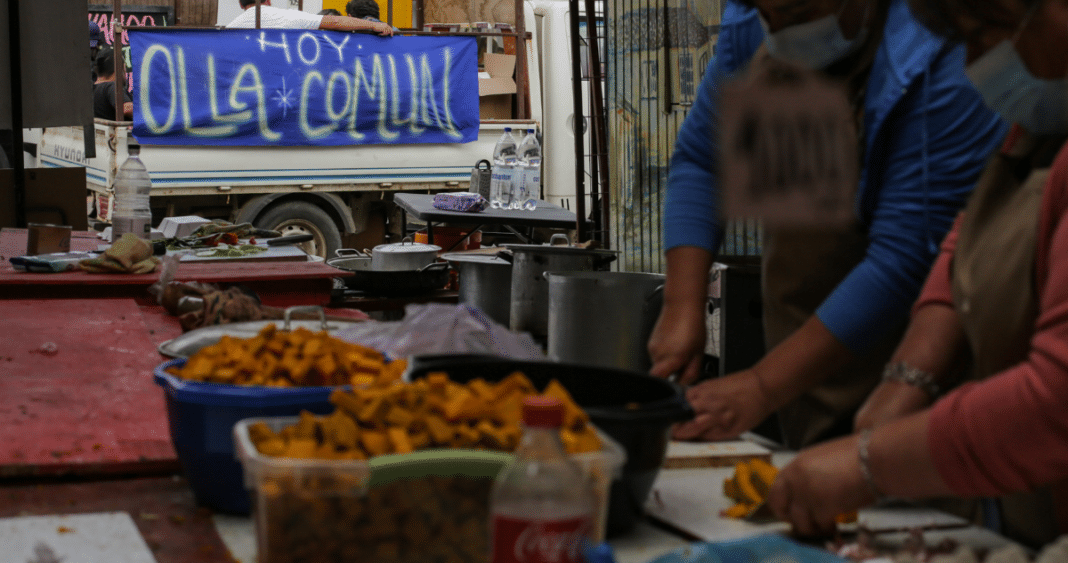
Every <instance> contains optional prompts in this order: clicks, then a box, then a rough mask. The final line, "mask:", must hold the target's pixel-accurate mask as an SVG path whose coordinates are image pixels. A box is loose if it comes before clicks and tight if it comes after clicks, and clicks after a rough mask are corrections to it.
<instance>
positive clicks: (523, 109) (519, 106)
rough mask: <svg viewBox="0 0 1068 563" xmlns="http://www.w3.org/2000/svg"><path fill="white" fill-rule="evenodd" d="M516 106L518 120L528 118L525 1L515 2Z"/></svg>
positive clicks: (528, 85)
mask: <svg viewBox="0 0 1068 563" xmlns="http://www.w3.org/2000/svg"><path fill="white" fill-rule="evenodd" d="M515 32H516V34H517V37H516V40H515V81H516V89H515V105H516V118H517V119H526V118H527V95H528V92H527V90H528V89H529V88H530V84H529V76H528V75H527V22H526V12H525V10H524V9H523V0H515Z"/></svg>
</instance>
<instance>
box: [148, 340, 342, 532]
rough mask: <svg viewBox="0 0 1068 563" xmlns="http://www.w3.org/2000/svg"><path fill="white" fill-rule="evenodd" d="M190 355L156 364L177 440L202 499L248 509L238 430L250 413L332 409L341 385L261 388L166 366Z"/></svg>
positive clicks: (218, 506)
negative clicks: (191, 377) (197, 377)
mask: <svg viewBox="0 0 1068 563" xmlns="http://www.w3.org/2000/svg"><path fill="white" fill-rule="evenodd" d="M185 361H186V360H185V358H179V359H175V360H170V361H168V362H164V363H162V364H160V365H158V366H156V369H155V372H154V373H153V375H154V379H155V381H156V384H157V385H159V386H160V387H162V388H163V390H164V392H165V393H166V395H167V421H168V422H169V424H170V428H171V443H173V444H174V450H175V452H177V454H178V462H179V463H181V465H182V470H183V471H184V472H185V475H186V478H187V479H188V480H189V484H190V486H191V487H192V488H193V494H194V495H195V496H196V499H197V502H198V503H199V504H202V505H204V506H207V507H209V508H211V509H213V510H216V511H219V512H227V513H231V514H248V513H249V512H250V509H251V506H250V502H249V494H248V491H247V490H246V489H245V482H244V473H243V472H242V469H241V463H240V462H238V461H237V459H236V458H235V452H234V441H233V430H234V425H235V424H236V423H237V421H239V420H241V419H244V418H253V417H255V418H262V417H275V416H296V415H299V414H300V411H303V410H307V411H311V412H313V413H315V414H329V413H331V412H333V410H334V407H333V405H331V404H330V393H331V392H333V391H334V389H337V387H260V386H243V385H224V384H221V383H201V382H198V381H186V380H183V379H181V378H178V377H175V376H173V375H171V374H169V373H167V372H166V371H165V370H167V369H168V368H171V367H181V366H183V365H185Z"/></svg>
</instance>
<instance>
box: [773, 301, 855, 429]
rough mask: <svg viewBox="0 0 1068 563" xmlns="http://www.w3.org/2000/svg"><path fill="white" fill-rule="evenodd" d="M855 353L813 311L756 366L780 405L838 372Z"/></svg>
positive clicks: (776, 405) (775, 406) (778, 405)
mask: <svg viewBox="0 0 1068 563" xmlns="http://www.w3.org/2000/svg"><path fill="white" fill-rule="evenodd" d="M853 357H854V356H853V353H852V351H850V350H849V348H847V347H846V346H845V345H844V344H842V343H841V342H839V341H838V339H837V338H835V337H834V334H832V333H831V331H830V330H829V329H828V328H827V327H826V326H825V325H824V324H823V322H822V321H820V320H819V318H818V317H816V316H815V315H813V316H812V317H810V318H809V319H808V321H806V322H805V324H803V325H802V326H801V328H799V329H797V331H795V332H794V333H793V334H791V335H790V336H789V337H788V338H787V339H786V340H784V341H782V342H781V343H779V345H778V346H776V347H775V348H773V349H771V350H770V351H769V352H768V353H767V355H765V356H764V358H763V359H761V360H760V361H759V362H757V364H756V365H755V366H753V371H754V372H756V375H757V377H758V378H759V380H760V383H761V386H762V388H763V390H764V391H765V393H766V395H767V396H768V397H769V399H770V400H771V401H772V403H773V404H772V405H770V406H771V408H772V409H773V410H774V409H778V408H780V407H782V406H784V405H786V404H787V403H789V402H790V401H792V400H794V399H796V398H797V397H798V396H800V395H801V394H802V393H804V392H805V391H807V390H808V389H811V388H812V387H814V386H816V385H818V384H819V383H821V382H822V381H823V380H824V379H826V378H827V377H829V376H830V375H832V374H834V373H837V372H838V371H839V370H841V369H842V367H843V366H845V365H846V364H847V363H848V362H849V361H850V360H852V359H853Z"/></svg>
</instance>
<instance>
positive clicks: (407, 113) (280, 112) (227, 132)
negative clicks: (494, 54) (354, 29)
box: [131, 30, 479, 145]
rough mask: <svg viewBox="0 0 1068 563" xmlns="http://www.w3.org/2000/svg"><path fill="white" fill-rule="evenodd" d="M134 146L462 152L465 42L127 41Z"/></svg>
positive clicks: (469, 111)
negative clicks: (405, 147) (389, 147)
mask: <svg viewBox="0 0 1068 563" xmlns="http://www.w3.org/2000/svg"><path fill="white" fill-rule="evenodd" d="M131 42H132V44H131V48H132V49H133V57H132V59H133V61H134V72H133V74H134V82H135V88H134V104H135V113H134V134H135V136H137V137H138V139H142V137H147V138H148V139H149V140H144V139H142V142H146V143H150V144H172V145H178V144H206V143H207V144H217V145H263V144H276V145H352V144H376V143H458V142H468V141H473V140H475V139H477V137H478V125H479V117H478V78H477V70H478V61H477V53H476V45H475V41H474V39H473V38H469V37H397V38H391V39H386V38H379V37H374V36H369V35H362V34H351V33H340V32H332V31H299V30H226V31H205V30H190V31H182V32H176V31H170V32H153V31H146V32H133V33H132V34H131Z"/></svg>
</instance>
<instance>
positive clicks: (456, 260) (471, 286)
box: [442, 252, 512, 326]
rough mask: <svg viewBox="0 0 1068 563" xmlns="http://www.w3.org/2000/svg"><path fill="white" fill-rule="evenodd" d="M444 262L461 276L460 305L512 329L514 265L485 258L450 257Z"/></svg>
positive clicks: (465, 254)
mask: <svg viewBox="0 0 1068 563" xmlns="http://www.w3.org/2000/svg"><path fill="white" fill-rule="evenodd" d="M442 259H444V260H446V261H448V262H449V264H450V265H451V266H452V267H453V269H455V270H456V271H457V272H458V273H459V274H460V295H459V300H460V303H463V304H465V305H470V306H472V307H476V308H478V309H480V310H481V311H482V312H483V313H485V314H486V316H488V317H489V318H490V319H493V321H494V322H496V323H497V324H500V325H503V326H508V322H509V318H510V316H511V310H512V301H511V299H512V263H511V262H509V261H508V260H505V259H503V258H499V257H497V256H492V255H485V254H468V253H459V252H458V253H449V254H445V255H444V256H442Z"/></svg>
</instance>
